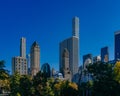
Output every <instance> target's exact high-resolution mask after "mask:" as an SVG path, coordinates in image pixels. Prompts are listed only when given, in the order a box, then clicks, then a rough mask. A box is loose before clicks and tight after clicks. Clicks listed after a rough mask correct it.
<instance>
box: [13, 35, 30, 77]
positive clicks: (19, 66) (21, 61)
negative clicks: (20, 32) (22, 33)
mask: <svg viewBox="0 0 120 96" xmlns="http://www.w3.org/2000/svg"><path fill="white" fill-rule="evenodd" d="M16 71H17V72H19V74H20V75H27V73H28V66H27V59H26V38H24V37H22V38H21V39H20V56H15V57H13V58H12V74H14V73H15V72H16Z"/></svg>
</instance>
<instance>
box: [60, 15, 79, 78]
mask: <svg viewBox="0 0 120 96" xmlns="http://www.w3.org/2000/svg"><path fill="white" fill-rule="evenodd" d="M65 48H66V49H67V50H68V52H69V63H70V71H71V76H72V78H73V77H74V75H75V74H77V73H78V65H79V18H78V17H74V18H73V20H72V37H70V38H68V39H66V40H64V41H62V42H61V43H60V65H59V68H60V72H62V67H63V66H62V65H63V61H62V60H63V57H62V56H63V52H64V49H65Z"/></svg>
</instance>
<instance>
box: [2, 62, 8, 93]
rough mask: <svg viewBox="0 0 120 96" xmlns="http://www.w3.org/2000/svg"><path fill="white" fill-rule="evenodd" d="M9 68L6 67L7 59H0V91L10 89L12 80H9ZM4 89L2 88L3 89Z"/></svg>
mask: <svg viewBox="0 0 120 96" xmlns="http://www.w3.org/2000/svg"><path fill="white" fill-rule="evenodd" d="M9 78H10V76H9V74H8V70H6V69H5V61H4V60H1V61H0V93H1V91H9V90H10V81H9ZM1 89H2V90H1Z"/></svg>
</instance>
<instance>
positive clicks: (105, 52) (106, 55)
mask: <svg viewBox="0 0 120 96" xmlns="http://www.w3.org/2000/svg"><path fill="white" fill-rule="evenodd" d="M108 61H109V51H108V47H104V48H101V62H108Z"/></svg>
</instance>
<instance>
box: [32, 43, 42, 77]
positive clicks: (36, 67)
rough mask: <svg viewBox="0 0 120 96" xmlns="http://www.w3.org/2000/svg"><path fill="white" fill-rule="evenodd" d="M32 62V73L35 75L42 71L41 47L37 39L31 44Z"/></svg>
mask: <svg viewBox="0 0 120 96" xmlns="http://www.w3.org/2000/svg"><path fill="white" fill-rule="evenodd" d="M30 63H31V65H30V71H31V75H32V76H35V75H36V74H37V73H38V72H39V71H40V47H39V45H38V43H37V42H36V41H35V42H34V43H33V44H32V46H31V50H30Z"/></svg>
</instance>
